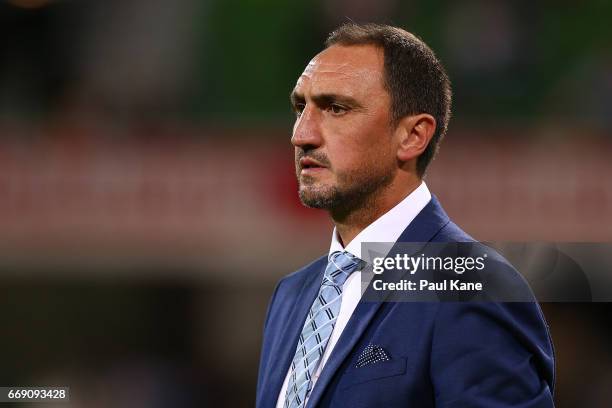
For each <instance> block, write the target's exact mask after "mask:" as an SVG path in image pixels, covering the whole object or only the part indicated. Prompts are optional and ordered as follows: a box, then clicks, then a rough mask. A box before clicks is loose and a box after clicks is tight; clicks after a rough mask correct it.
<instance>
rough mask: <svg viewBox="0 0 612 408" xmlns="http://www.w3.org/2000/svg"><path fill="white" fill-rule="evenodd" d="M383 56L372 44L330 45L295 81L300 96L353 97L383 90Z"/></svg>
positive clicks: (380, 50)
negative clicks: (332, 94)
mask: <svg viewBox="0 0 612 408" xmlns="http://www.w3.org/2000/svg"><path fill="white" fill-rule="evenodd" d="M383 70H384V54H383V51H382V49H380V48H379V47H376V46H374V45H350V46H342V45H332V46H331V47H329V48H326V49H325V50H323V51H322V52H320V53H319V54H317V55H316V56H315V57H314V58H313V59H312V60H311V61H310V62H309V63H308V65H307V66H306V68H305V69H304V72H303V73H302V75H300V77H299V78H298V80H297V83H296V86H295V90H296V91H297V92H299V93H308V92H310V93H340V92H341V93H344V94H349V95H353V96H359V95H360V94H371V93H372V92H381V91H384V86H383V85H384V81H383V72H384V71H383Z"/></svg>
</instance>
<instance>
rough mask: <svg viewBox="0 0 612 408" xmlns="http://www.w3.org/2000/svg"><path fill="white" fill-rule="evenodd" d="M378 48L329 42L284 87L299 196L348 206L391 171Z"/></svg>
mask: <svg viewBox="0 0 612 408" xmlns="http://www.w3.org/2000/svg"><path fill="white" fill-rule="evenodd" d="M383 63H384V55H383V51H382V50H381V49H379V48H378V47H375V46H372V45H355V46H339V45H334V46H331V47H329V48H327V49H325V50H324V51H322V52H321V53H320V54H318V55H317V56H316V57H314V58H313V59H312V61H310V63H309V64H308V66H307V67H306V69H305V70H304V72H303V73H302V75H301V76H300V77H299V79H298V81H297V84H296V85H295V88H294V90H293V93H292V94H291V102H292V105H293V108H294V110H295V112H296V116H297V118H296V121H295V124H294V126H293V136H292V138H291V143H292V144H293V145H294V146H295V168H296V174H297V179H298V183H299V195H300V199H301V201H302V203H303V204H304V205H306V206H309V207H314V208H323V209H328V210H342V209H344V210H349V209H351V208H357V207H359V206H361V205H363V204H364V203H366V202H367V200H368V198H369V197H371V196H373V194H374V193H376V192H378V191H379V190H380V189H381V188H384V187H385V186H387V185H388V184H389V183H391V181H392V180H393V178H394V175H395V173H396V172H397V160H396V154H395V153H396V147H395V146H394V145H393V140H392V128H391V113H390V106H391V101H390V96H389V94H388V92H387V90H385V88H384V79H383V72H384V71H383V70H384V67H383Z"/></svg>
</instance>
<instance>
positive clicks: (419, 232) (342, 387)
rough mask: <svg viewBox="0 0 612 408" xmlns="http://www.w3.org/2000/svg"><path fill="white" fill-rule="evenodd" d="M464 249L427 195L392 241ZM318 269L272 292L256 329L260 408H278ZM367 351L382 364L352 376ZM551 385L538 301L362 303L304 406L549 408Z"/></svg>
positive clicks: (319, 264)
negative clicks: (377, 353) (380, 352)
mask: <svg viewBox="0 0 612 408" xmlns="http://www.w3.org/2000/svg"><path fill="white" fill-rule="evenodd" d="M467 241H472V238H471V237H470V236H469V235H467V234H466V233H465V232H463V231H462V230H461V229H460V228H459V227H457V226H456V225H455V224H454V223H453V222H451V221H450V220H449V218H448V216H447V215H446V213H445V212H444V210H442V208H441V207H440V204H439V203H438V201H437V200H436V198H435V197H432V199H431V201H430V202H429V203H428V205H427V206H426V207H425V208H424V209H423V210H422V211H421V212H420V213H419V215H418V216H417V217H416V218H415V219H414V220H413V221H412V223H410V225H409V226H408V228H407V229H406V230H405V231H404V232H403V233H402V235H401V236H400V238H399V239H398V242H467ZM500 258H501V257H500ZM501 259H502V260H503V258H501ZM503 262H507V261H505V260H503ZM326 264H327V256H323V257H321V258H319V259H317V260H316V261H314V262H313V263H311V264H310V265H307V266H305V267H304V268H302V269H300V270H298V271H297V272H294V273H293V274H291V275H289V276H287V277H285V278H283V279H282V280H281V281H280V282H279V283H278V285H277V286H276V289H275V291H274V294H273V296H272V299H271V301H270V304H269V307H268V313H267V316H266V320H265V326H264V337H263V346H262V352H261V360H260V366H259V377H258V384H257V407H258V408H272V407H274V406H275V405H276V401H277V398H278V394H279V392H280V389H281V387H282V384H283V381H284V379H285V376H286V374H287V370H288V369H289V365H290V363H291V360H292V358H293V356H294V353H295V348H296V344H297V338H298V336H299V334H300V332H301V329H302V326H303V324H304V320H305V318H306V314H307V312H308V310H309V308H310V306H311V304H312V302H313V300H314V298H315V296H316V295H317V292H318V290H319V285H320V283H321V280H322V277H323V272H324V269H325V266H326ZM512 270H513V269H512ZM516 279H517V280H518V279H520V278H519V277H518V275H517V276H516ZM369 344H375V345H378V346H380V347H382V348H383V349H384V350H386V351H387V352H388V354H389V356H390V360H389V361H381V362H378V363H376V364H371V365H367V366H364V367H359V368H357V367H356V361H357V358H358V356H359V355H360V353H361V352H362V351H363V349H364V348H365V347H366V346H368V345H369ZM553 384H554V359H553V349H552V343H551V340H550V336H549V333H548V328H547V326H546V324H545V321H544V318H543V315H542V312H541V310H540V308H539V305H538V304H537V303H536V302H508V303H501V302H465V303H461V302H365V301H360V302H359V303H358V305H357V307H356V309H355V311H354V313H353V315H352V316H351V318H350V320H349V322H348V324H347V326H346V327H345V329H344V331H343V332H342V335H341V336H340V338H339V340H338V342H337V344H336V345H335V347H334V349H333V351H332V353H331V355H330V357H329V360H328V361H327V363H326V365H325V366H324V368H323V370H322V372H321V376H320V377H319V379H318V380H317V382H316V384H315V387H314V389H313V391H312V394H311V395H310V399H309V400H308V405H307V407H315V406H316V407H351V408H360V407H363V408H365V407H368V408H369V407H377V408H378V407H380V408H395V407H402V408H405V407H419V408H427V407H445V408H451V407H457V408H476V407H483V408H484V407H487V408H496V407H500V408H501V407H521V408H536V407H552V406H553V397H552V394H553Z"/></svg>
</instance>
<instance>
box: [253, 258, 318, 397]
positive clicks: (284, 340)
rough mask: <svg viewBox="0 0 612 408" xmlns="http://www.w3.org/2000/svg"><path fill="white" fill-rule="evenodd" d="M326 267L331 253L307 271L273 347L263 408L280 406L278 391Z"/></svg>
mask: <svg viewBox="0 0 612 408" xmlns="http://www.w3.org/2000/svg"><path fill="white" fill-rule="evenodd" d="M326 266H327V256H325V257H324V258H321V260H320V261H319V262H315V263H314V264H313V265H312V266H311V267H310V270H309V271H308V272H307V273H306V274H305V275H306V278H305V279H304V283H303V285H302V288H301V290H300V292H299V294H298V298H297V299H296V301H295V303H294V305H295V306H294V307H293V310H292V312H291V314H290V315H289V318H288V319H287V322H286V325H285V328H284V329H283V330H282V333H281V335H280V336H278V338H277V339H276V341H275V344H274V345H273V346H272V348H271V349H272V350H278V352H277V353H276V354H274V355H273V356H272V358H271V359H270V362H269V363H268V368H269V371H268V372H269V373H270V378H269V381H268V386H267V387H266V388H265V389H264V390H262V403H261V404H260V405H261V406H262V407H274V406H276V401H277V399H278V394H279V392H280V390H281V387H282V385H283V381H284V380H285V377H286V375H287V371H288V370H289V366H290V365H291V361H292V359H293V357H294V356H295V348H296V346H297V342H298V337H299V335H300V333H301V332H302V327H303V325H304V321H305V320H306V314H307V313H308V310H310V307H311V306H312V302H313V301H314V299H315V297H316V296H317V293H318V292H319V287H320V286H321V281H322V279H323V274H324V273H325V267H326Z"/></svg>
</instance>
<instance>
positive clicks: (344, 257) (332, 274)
mask: <svg viewBox="0 0 612 408" xmlns="http://www.w3.org/2000/svg"><path fill="white" fill-rule="evenodd" d="M362 264H363V261H362V260H361V259H359V258H357V257H356V256H354V255H353V254H350V253H348V252H346V251H344V252H340V251H336V252H334V253H332V254H331V255H330V256H329V263H328V264H327V268H326V269H325V278H327V280H329V281H331V282H332V283H333V284H334V285H336V286H342V285H344V282H345V281H346V279H347V278H348V277H349V275H350V274H351V273H353V272H355V271H356V270H358V269H359V268H360V267H361V266H362Z"/></svg>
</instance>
